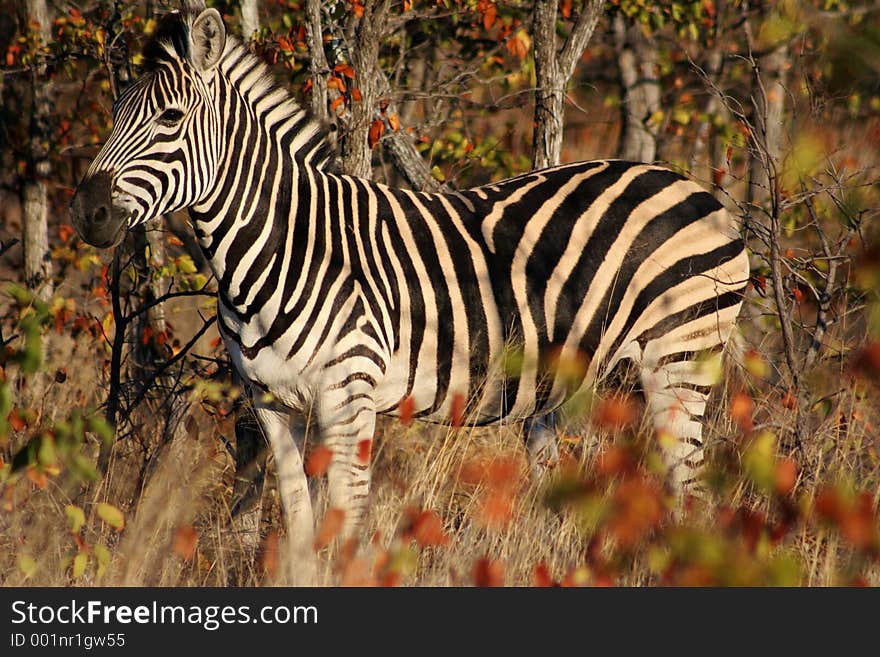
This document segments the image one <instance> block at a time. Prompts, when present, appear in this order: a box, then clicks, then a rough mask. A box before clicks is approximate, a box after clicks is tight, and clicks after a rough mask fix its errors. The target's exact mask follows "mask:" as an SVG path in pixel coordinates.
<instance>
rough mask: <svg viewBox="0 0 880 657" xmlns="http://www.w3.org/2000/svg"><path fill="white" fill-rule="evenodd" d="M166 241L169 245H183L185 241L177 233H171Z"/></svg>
mask: <svg viewBox="0 0 880 657" xmlns="http://www.w3.org/2000/svg"><path fill="white" fill-rule="evenodd" d="M166 241H167V242H168V245H169V246H183V241H182V240H181V239H180V238H179V237H177V236H176V235H169V236H168V239H167V240H166Z"/></svg>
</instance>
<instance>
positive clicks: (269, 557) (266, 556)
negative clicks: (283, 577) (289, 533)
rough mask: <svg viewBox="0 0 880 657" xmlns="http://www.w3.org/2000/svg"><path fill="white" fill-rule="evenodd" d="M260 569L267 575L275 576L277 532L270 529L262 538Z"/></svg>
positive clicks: (276, 570) (276, 567) (276, 566)
mask: <svg viewBox="0 0 880 657" xmlns="http://www.w3.org/2000/svg"><path fill="white" fill-rule="evenodd" d="M258 561H259V565H260V570H262V571H263V572H264V573H266V574H267V575H268V576H269V577H275V574H276V573H277V572H278V533H277V532H274V531H270V532H269V533H268V534H266V538H264V539H263V545H262V547H261V548H260V557H259V560H258Z"/></svg>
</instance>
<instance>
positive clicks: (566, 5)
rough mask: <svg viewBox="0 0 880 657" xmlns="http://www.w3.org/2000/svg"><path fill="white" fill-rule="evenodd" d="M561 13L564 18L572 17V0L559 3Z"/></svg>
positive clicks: (563, 0)
mask: <svg viewBox="0 0 880 657" xmlns="http://www.w3.org/2000/svg"><path fill="white" fill-rule="evenodd" d="M559 13H560V14H562V17H563V18H571V0H562V1H561V2H560V3H559Z"/></svg>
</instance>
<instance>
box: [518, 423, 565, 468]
mask: <svg viewBox="0 0 880 657" xmlns="http://www.w3.org/2000/svg"><path fill="white" fill-rule="evenodd" d="M523 433H524V438H525V443H526V451H527V452H528V456H529V465H530V466H531V469H532V476H533V477H534V478H535V480H536V481H538V482H540V481H541V480H542V479H543V478H544V476H545V475H546V474H547V472H548V471H549V470H551V469H552V468H554V467H555V466H556V465H557V464H558V463H559V447H558V446H557V444H556V413H547V415H542V416H540V417H532V418H529V419H528V420H526V421H525V422H524V423H523Z"/></svg>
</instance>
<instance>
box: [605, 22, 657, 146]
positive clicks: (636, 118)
mask: <svg viewBox="0 0 880 657" xmlns="http://www.w3.org/2000/svg"><path fill="white" fill-rule="evenodd" d="M614 33H615V38H616V41H617V65H618V69H619V71H620V85H621V88H622V90H623V99H622V103H621V109H622V126H623V128H622V130H623V132H622V134H621V139H620V147H619V149H618V154H619V156H620V157H621V159H624V160H632V161H634V162H653V161H654V160H655V159H656V157H657V128H658V126H657V124H656V123H655V122H654V121H652V120H651V118H652V117H653V116H654V115H655V113H656V112H657V111H658V110H659V109H660V81H659V79H658V77H657V46H656V44H655V43H654V40H653V39H651V38H650V37H648V36H646V35H645V34H644V33H643V32H642V30H641V28H640V27H639V25H637V24H636V25H627V23H626V21H625V19H624V18H623V16H621V15H620V14H618V15H617V16H615V18H614Z"/></svg>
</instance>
